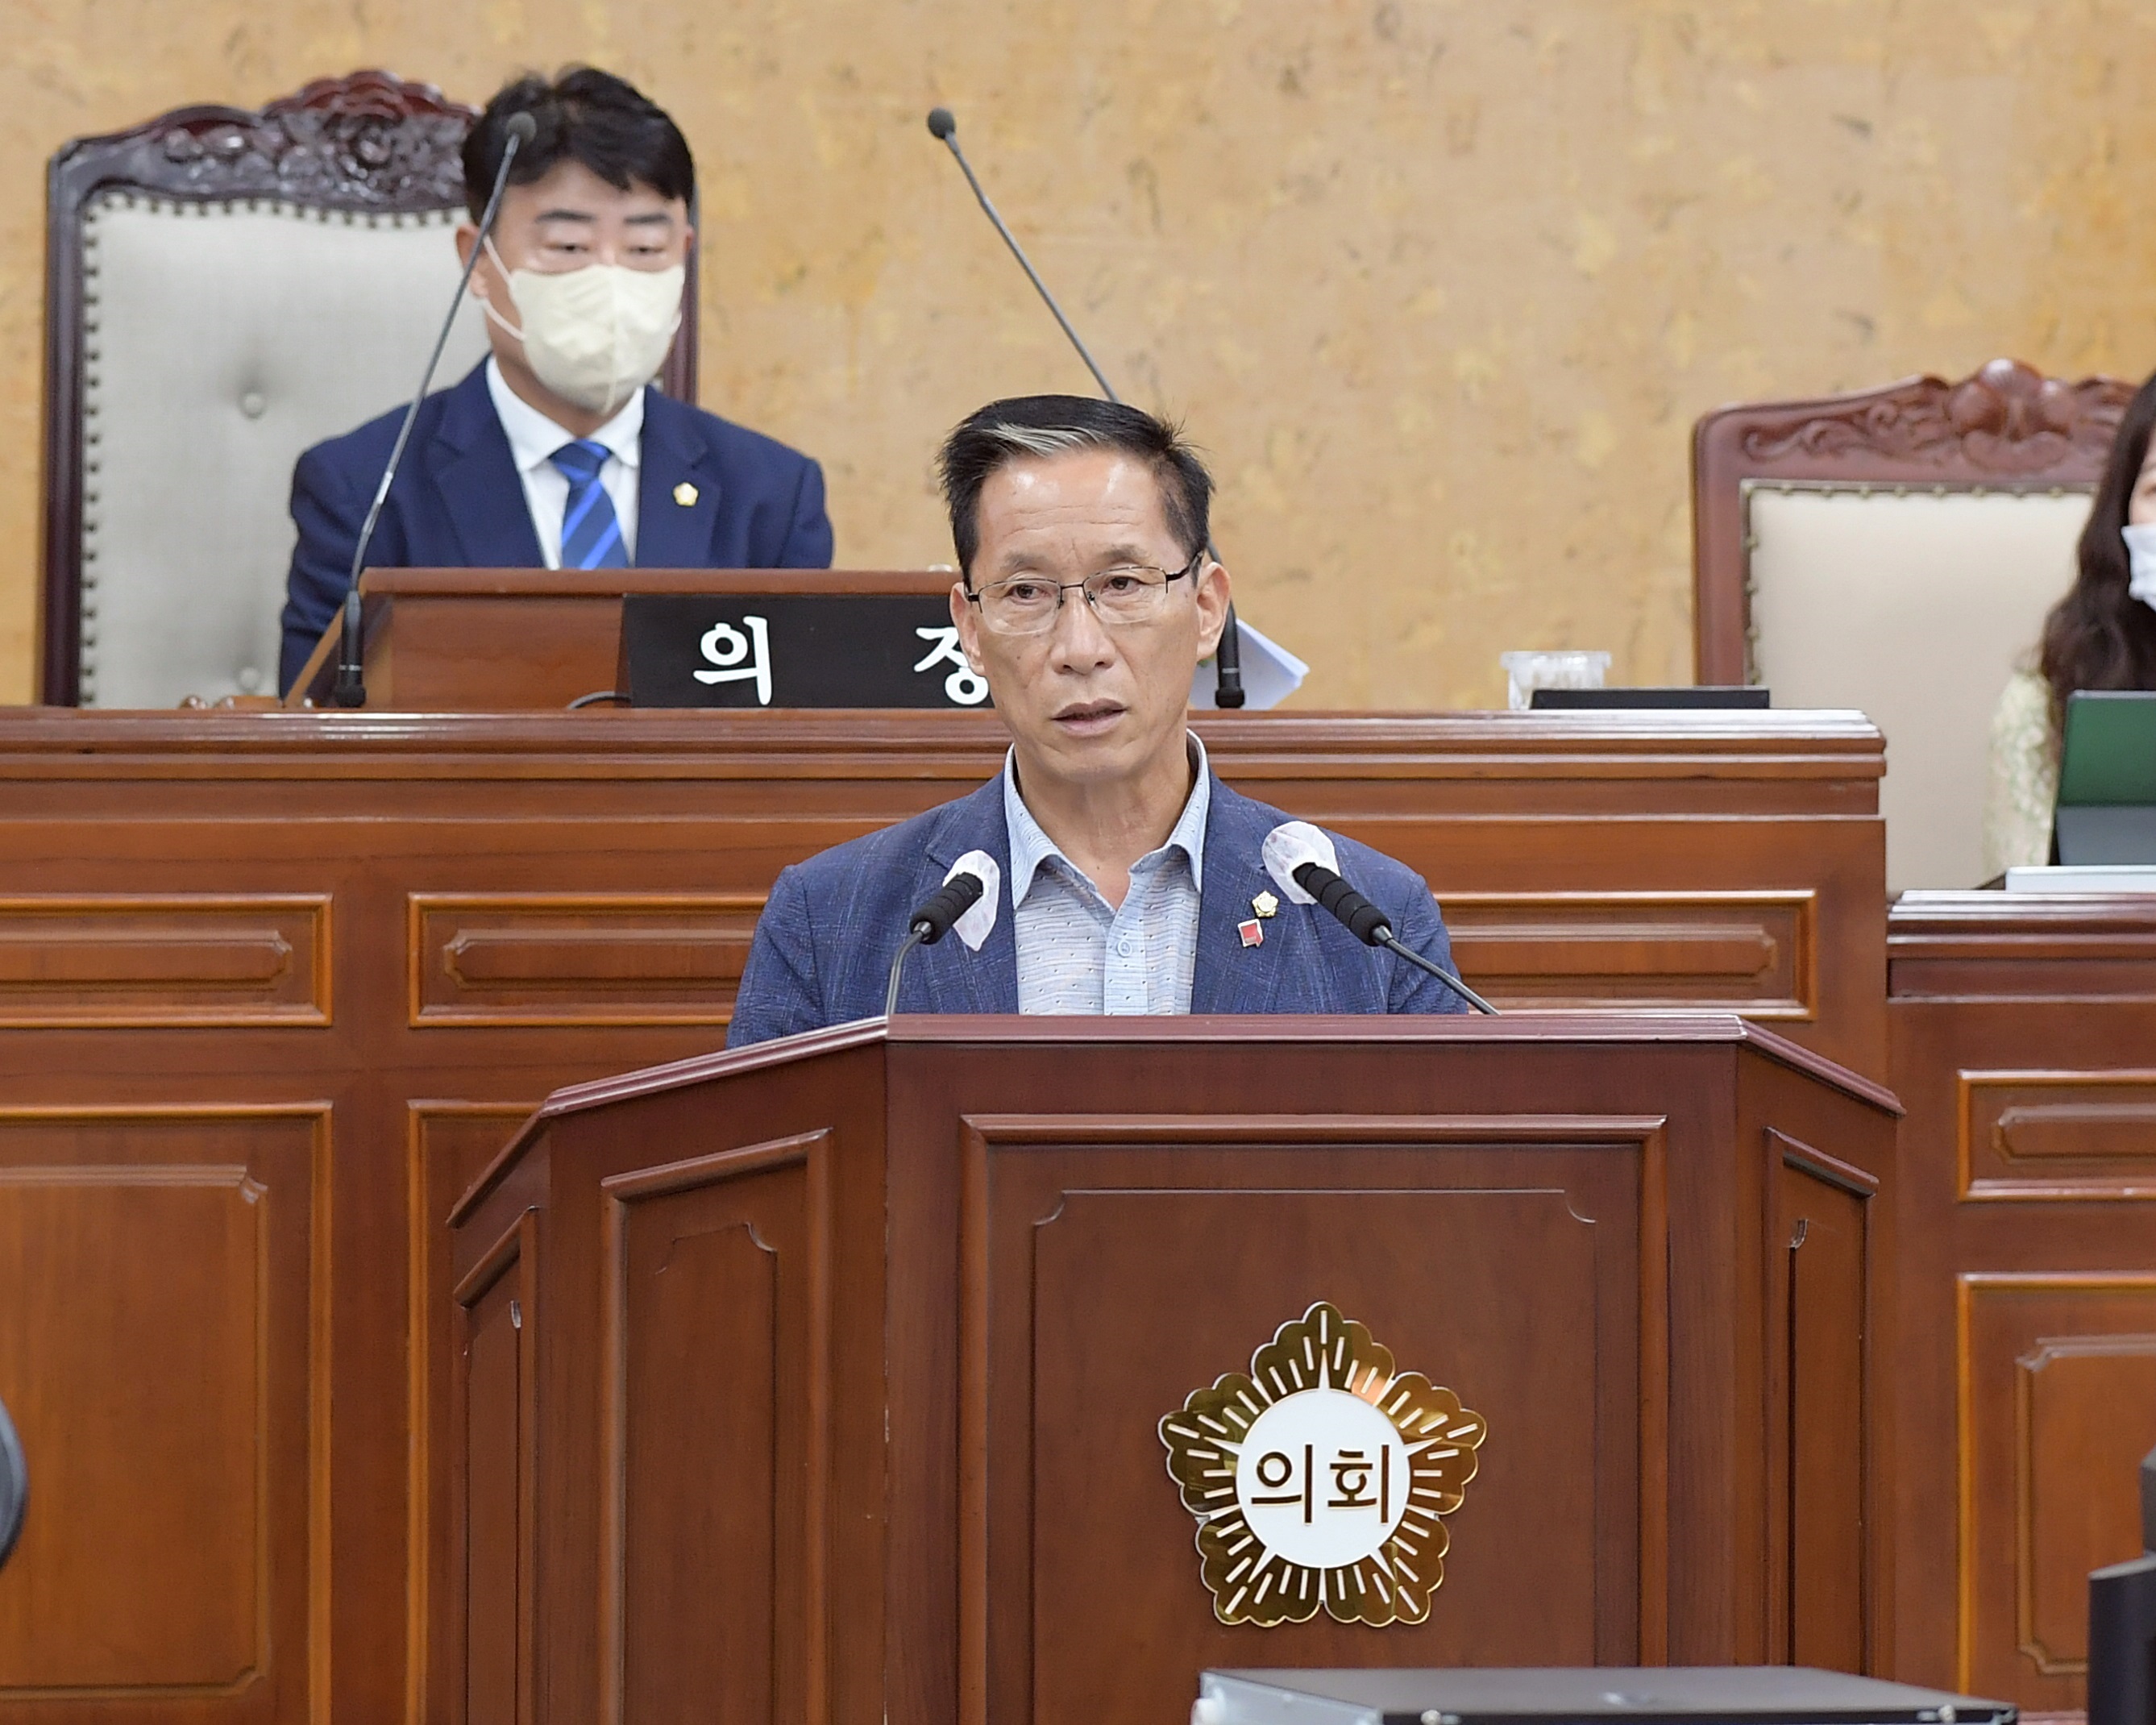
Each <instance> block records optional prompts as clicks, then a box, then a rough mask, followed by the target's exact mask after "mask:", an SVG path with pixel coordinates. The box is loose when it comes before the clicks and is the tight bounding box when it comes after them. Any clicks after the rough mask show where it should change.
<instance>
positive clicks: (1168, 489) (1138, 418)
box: [937, 395, 1213, 585]
mask: <svg viewBox="0 0 2156 1725" xmlns="http://www.w3.org/2000/svg"><path fill="white" fill-rule="evenodd" d="M1074 449H1119V450H1121V451H1122V452H1123V453H1124V454H1128V455H1131V456H1133V457H1135V458H1137V459H1139V460H1141V461H1143V462H1144V463H1145V464H1146V465H1147V466H1148V467H1150V468H1151V469H1152V475H1153V478H1154V480H1156V481H1157V482H1158V485H1159V486H1160V504H1161V510H1162V512H1163V514H1164V515H1165V516H1167V517H1168V531H1169V532H1171V533H1173V535H1174V536H1175V539H1176V542H1177V544H1178V545H1179V546H1181V547H1182V548H1183V555H1184V557H1196V556H1197V555H1198V553H1199V552H1201V551H1203V550H1204V548H1205V546H1206V543H1207V542H1208V541H1209V538H1210V537H1211V516H1212V508H1213V476H1212V475H1210V474H1209V473H1208V472H1206V470H1205V464H1204V462H1203V461H1201V460H1199V458H1198V452H1197V451H1196V450H1195V449H1193V448H1192V447H1191V446H1190V445H1189V444H1188V443H1186V442H1185V441H1184V440H1183V434H1182V433H1181V432H1180V431H1178V429H1176V428H1175V427H1174V426H1173V425H1170V424H1168V423H1167V422H1166V421H1165V420H1162V419H1158V418H1154V417H1153V416H1152V414H1151V413H1146V412H1143V411H1142V409H1140V408H1132V407H1127V406H1125V405H1123V404H1122V403H1120V402H1111V401H1101V400H1100V399H1099V398H1097V397H1094V396H1088V395H1021V396H1014V397H1012V398H1010V399H1009V400H1007V401H996V402H990V403H988V406H986V407H984V408H981V409H980V410H979V411H978V412H977V413H969V414H968V415H967V416H966V418H964V419H963V420H962V421H961V422H960V423H959V424H958V427H957V429H956V430H955V431H953V432H952V434H951V435H950V436H949V437H947V438H946V439H944V440H943V449H942V455H941V457H940V458H939V459H938V462H937V466H938V468H939V470H940V471H941V473H942V479H943V498H944V501H945V502H946V503H947V505H948V506H950V511H951V543H952V548H953V549H954V550H955V551H956V552H957V554H958V568H959V570H960V572H962V574H963V575H964V576H965V577H966V579H967V583H968V585H971V584H972V581H973V556H974V553H975V552H978V550H979V549H980V543H981V527H980V506H981V488H982V487H983V485H986V484H987V483H988V477H989V475H991V474H993V473H994V472H995V471H996V470H998V468H1002V467H1006V466H1008V465H1010V463H1012V462H1014V461H1022V460H1026V459H1034V460H1039V459H1047V458H1049V457H1051V456H1055V455H1065V454H1070V452H1071V451H1072V450H1074Z"/></svg>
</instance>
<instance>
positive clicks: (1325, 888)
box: [1294, 862, 1497, 1018]
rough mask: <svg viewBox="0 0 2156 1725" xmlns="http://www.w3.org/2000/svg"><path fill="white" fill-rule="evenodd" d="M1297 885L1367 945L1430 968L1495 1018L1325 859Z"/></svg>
mask: <svg viewBox="0 0 2156 1725" xmlns="http://www.w3.org/2000/svg"><path fill="white" fill-rule="evenodd" d="M1294 878H1295V884H1296V886H1300V887H1301V889H1302V890H1303V891H1305V892H1306V893H1308V894H1309V895H1310V896H1312V898H1314V899H1316V900H1317V902H1318V903H1319V904H1320V905H1322V906H1323V907H1324V908H1325V909H1326V910H1327V911H1331V912H1332V914H1333V915H1334V916H1337V917H1338V918H1339V919H1340V921H1341V922H1342V924H1344V925H1345V926H1346V927H1347V932H1348V933H1350V934H1352V935H1353V936H1354V937H1355V938H1356V939H1357V940H1358V941H1360V942H1363V945H1364V946H1366V947H1383V948H1384V949H1385V950H1386V951H1387V952H1393V953H1396V954H1398V955H1399V957H1403V958H1404V959H1406V960H1407V961H1408V963H1410V964H1413V965H1414V966H1416V967H1418V968H1420V969H1423V970H1426V971H1428V972H1429V973H1430V974H1431V975H1432V976H1434V977H1435V978H1437V979H1438V980H1439V981H1440V982H1441V983H1444V984H1445V986H1446V987H1447V988H1450V989H1451V990H1452V992H1453V993H1455V994H1457V995H1458V996H1459V997H1460V999H1462V1000H1465V1001H1466V1003H1467V1004H1469V1005H1470V1006H1471V1007H1473V1008H1474V1009H1476V1011H1478V1012H1486V1013H1488V1014H1490V1015H1491V1017H1492V1018H1495V1017H1496V1016H1497V1009H1496V1007H1494V1006H1492V1005H1491V1004H1490V1003H1489V1002H1488V1001H1486V1000H1485V999H1483V998H1482V997H1481V995H1480V994H1478V993H1476V992H1475V991H1474V990H1473V989H1472V988H1469V987H1468V986H1467V984H1466V983H1463V982H1462V981H1460V978H1458V977H1456V976H1455V975H1454V974H1453V973H1451V972H1450V971H1449V970H1447V969H1446V968H1445V967H1444V966H1443V965H1442V964H1440V963H1438V962H1437V961H1436V960H1435V959H1434V958H1425V957H1423V955H1422V954H1421V953H1419V952H1417V951H1415V949H1414V947H1410V946H1409V945H1408V944H1406V942H1404V941H1402V940H1401V939H1400V938H1399V937H1398V936H1397V935H1395V934H1394V932H1393V919H1392V918H1391V917H1389V916H1387V915H1386V914H1385V913H1384V912H1383V911H1381V910H1379V909H1378V907H1377V906H1375V905H1373V904H1372V903H1371V902H1370V901H1369V900H1368V899H1367V898H1365V897H1363V895H1362V894H1361V893H1359V892H1358V891H1356V890H1355V889H1354V888H1353V887H1352V886H1349V885H1348V884H1347V882H1346V881H1345V880H1342V879H1341V878H1340V876H1339V875H1337V874H1336V873H1334V872H1333V870H1331V869H1328V868H1327V867H1326V866H1325V865H1324V864H1323V863H1321V862H1306V863H1304V864H1302V865H1300V866H1299V867H1297V868H1296V870H1295V871H1294Z"/></svg>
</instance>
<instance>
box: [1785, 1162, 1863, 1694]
mask: <svg viewBox="0 0 2156 1725" xmlns="http://www.w3.org/2000/svg"><path fill="white" fill-rule="evenodd" d="M1767 1152H1768V1161H1769V1167H1768V1181H1769V1183H1770V1187H1771V1189H1772V1200H1771V1204H1770V1209H1769V1214H1770V1216H1771V1217H1772V1223H1771V1226H1770V1231H1769V1235H1768V1266H1769V1275H1770V1277H1771V1281H1770V1286H1769V1290H1768V1301H1767V1310H1768V1314H1769V1322H1770V1324H1772V1325H1773V1326H1774V1327H1775V1328H1777V1329H1779V1332H1780V1333H1779V1335H1775V1334H1771V1333H1770V1335H1769V1337H1768V1353H1767V1358H1768V1372H1769V1384H1770V1394H1771V1399H1770V1404H1769V1405H1770V1409H1771V1410H1772V1411H1771V1412H1770V1425H1771V1426H1773V1427H1776V1428H1779V1430H1780V1431H1781V1432H1782V1433H1783V1434H1784V1435H1783V1439H1782V1441H1783V1445H1784V1449H1783V1454H1784V1456H1785V1457H1786V1471H1787V1477H1786V1479H1785V1481H1783V1482H1782V1484H1781V1485H1780V1486H1779V1488H1778V1489H1777V1491H1775V1492H1774V1494H1773V1496H1774V1500H1776V1501H1779V1502H1780V1503H1781V1505H1782V1507H1783V1511H1784V1517H1785V1525H1784V1528H1783V1529H1782V1530H1781V1538H1780V1539H1779V1542H1777V1543H1778V1544H1779V1552H1778V1553H1777V1555H1776V1558H1775V1561H1774V1563H1772V1564H1771V1565H1770V1568H1769V1571H1768V1579H1769V1586H1770V1592H1775V1591H1779V1593H1780V1595H1781V1601H1780V1604H1781V1609H1780V1610H1779V1612H1777V1613H1776V1614H1775V1615H1776V1616H1777V1617H1779V1622H1773V1623H1772V1624H1771V1627H1772V1629H1773V1630H1774V1632H1775V1636H1776V1641H1777V1644H1778V1645H1777V1646H1776V1651H1777V1653H1778V1655H1779V1657H1780V1658H1781V1659H1783V1660H1786V1661H1789V1663H1791V1664H1794V1665H1806V1666H1825V1667H1826V1668H1828V1669H1830V1670H1834V1671H1852V1672H1860V1673H1861V1672H1864V1671H1871V1670H1873V1669H1875V1668H1876V1667H1875V1655H1874V1653H1873V1650H1872V1646H1871V1626H1872V1617H1873V1612H1874V1609H1875V1608H1876V1603H1877V1602H1876V1600H1874V1599H1871V1598H1869V1597H1867V1595H1866V1593H1865V1592H1864V1591H1863V1590H1861V1589H1860V1590H1856V1591H1852V1590H1851V1589H1849V1588H1848V1587H1847V1585H1846V1584H1845V1578H1846V1577H1847V1576H1849V1575H1851V1574H1864V1573H1866V1572H1867V1571H1868V1570H1869V1568H1870V1567H1871V1566H1870V1565H1869V1564H1868V1563H1866V1561H1865V1554H1866V1550H1867V1548H1869V1546H1870V1545H1871V1542H1872V1538H1873V1532H1874V1529H1873V1516H1874V1513H1875V1506H1874V1505H1873V1503H1872V1502H1871V1494H1872V1492H1873V1491H1874V1490H1875V1481H1876V1467H1875V1465H1874V1458H1873V1457H1872V1456H1871V1454H1870V1453H1869V1444H1868V1440H1866V1439H1865V1438H1860V1439H1859V1440H1858V1441H1856V1443H1853V1444H1852V1443H1851V1441H1850V1440H1849V1438H1848V1436H1847V1435H1846V1434H1848V1433H1850V1432H1852V1431H1853V1432H1856V1433H1859V1434H1868V1433H1869V1432H1870V1431H1871V1428H1872V1425H1873V1418H1872V1408H1871V1362H1872V1350H1871V1307H1872V1299H1873V1292H1872V1287H1871V1265H1872V1263H1873V1261H1874V1260H1875V1256H1876V1254H1875V1251H1874V1248H1873V1243H1872V1240H1871V1204H1872V1201H1873V1200H1874V1199H1875V1198H1876V1195H1877V1194H1878V1191H1879V1187H1880V1181H1879V1178H1878V1177H1877V1176H1876V1175H1875V1174H1872V1173H1867V1172H1866V1170H1864V1169H1862V1168H1856V1167H1853V1166H1852V1165H1851V1164H1850V1163H1845V1162H1842V1161H1840V1159H1839V1158H1835V1157H1833V1156H1830V1155H1828V1154H1826V1153H1824V1152H1822V1151H1820V1150H1818V1149H1815V1148H1814V1147H1812V1146H1810V1145H1809V1144H1805V1143H1803V1142H1799V1141H1798V1140H1797V1139H1794V1138H1792V1137H1789V1136H1788V1135H1786V1134H1784V1133H1782V1132H1774V1131H1769V1132H1768V1133H1767ZM1778 1248H1779V1249H1778Z"/></svg>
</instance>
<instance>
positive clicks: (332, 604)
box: [278, 67, 831, 689]
mask: <svg viewBox="0 0 2156 1725" xmlns="http://www.w3.org/2000/svg"><path fill="white" fill-rule="evenodd" d="M520 113H521V114H529V115H530V116H531V118H532V121H533V122H534V124H535V127H536V129H535V131H534V132H533V134H532V137H531V141H530V142H529V143H527V144H526V145H525V146H523V148H522V149H521V150H520V151H518V152H517V156H516V162H514V163H513V164H512V166H511V169H510V179H509V185H508V187H507V188H506V190H505V192H504V193H503V194H502V200H501V209H500V213H499V214H498V215H497V217H496V218H495V229H494V233H493V235H492V236H491V238H490V240H489V242H488V244H487V249H486V254H485V256H484V257H482V258H481V259H480V263H479V265H478V267H477V269H476V270H475V272H474V274H473V276H472V292H473V294H474V295H475V296H476V297H478V298H479V299H480V301H481V302H482V304H483V305H485V310H486V317H487V334H488V336H489V339H490V343H491V345H492V347H493V350H494V351H493V353H492V356H491V357H490V358H488V359H487V360H486V361H485V362H484V363H482V364H481V365H480V367H478V369H477V370H475V371H474V372H472V373H471V374H470V376H469V377H466V378H465V380H464V381H463V382H460V383H459V384H457V385H456V386H455V387H454V388H450V389H446V390H443V391H440V392H439V393H435V394H434V395H430V396H429V397H428V398H427V399H426V401H425V402H424V403H423V404H422V406H421V407H420V409H419V413H418V418H416V419H415V420H414V421H413V426H412V440H411V443H410V445H409V446H408V448H407V449H406V450H405V454H404V459H403V465H401V466H400V467H399V468H398V474H397V479H396V482H395V484H394V485H392V486H391V488H390V492H389V496H388V501H387V502H386V504H385V505H384V506H383V508H382V517H381V519H380V520H379V521H377V523H376V524H375V529H374V533H373V536H372V538H371V539H370V540H369V541H368V543H367V558H366V562H367V566H368V567H415V566H420V567H475V568H490V567H500V568H539V567H545V568H549V569H554V568H562V567H570V568H619V567H629V566H630V565H632V564H634V565H640V566H642V567H646V568H719V569H762V568H773V569H819V568H826V567H829V564H830V562H831V524H830V522H829V520H828V519H827V518H826V517H825V516H824V475H823V472H822V470H821V469H819V467H818V466H817V465H816V464H815V463H814V461H812V460H810V459H808V457H807V456H805V455H803V454H799V453H798V452H797V451H795V450H793V449H788V448H787V447H786V446H785V445H784V444H780V443H777V442H774V441H773V439H770V438H767V437H762V436H760V435H758V434H757V433H755V432H753V431H750V430H747V429H745V428H744V427H742V426H739V425H735V424H730V423H729V422H727V421H726V420H724V419H721V418H718V417H717V416H716V414H711V413H704V412H702V411H701V409H699V408H696V407H693V406H691V405H690V404H689V403H685V402H678V401H675V400H673V399H671V398H669V397H667V396H665V395H663V394H661V393H660V392H659V391H658V390H656V389H654V388H649V384H650V382H651V380H652V378H653V377H655V376H657V375H658V372H659V368H660V366H661V365H662V364H663V363H664V362H665V357H666V352H667V349H668V347H669V346H670V343H671V341H672V339H673V335H674V331H675V328H676V327H677V326H679V324H680V305H681V293H682V286H683V280H684V277H685V268H686V265H687V262H688V257H689V249H690V246H691V245H692V244H695V241H696V234H695V231H694V229H692V228H690V224H689V206H690V202H691V200H692V198H693V197H694V194H695V191H696V168H695V165H694V163H693V162H691V160H690V155H689V146H688V142H687V141H686V140H685V139H684V138H683V137H682V136H681V133H680V129H679V128H678V127H676V126H675V124H674V122H673V121H671V120H670V119H669V118H668V117H667V116H666V115H665V112H664V111H663V110H660V108H659V107H657V106H656V105H654V104H653V103H652V102H650V101H649V100H646V99H645V98H644V96H642V95H639V93H638V92H637V91H636V90H634V89H633V88H631V87H630V86H629V85H628V84H625V83H624V82H623V81H622V80H620V79H619V78H616V77H613V75H612V74H608V73H605V72H600V71H595V70H593V69H590V68H588V67H581V68H576V69H572V70H570V71H567V72H565V73H564V74H562V75H561V76H560V77H559V78H557V79H556V80H553V81H552V83H549V82H548V81H547V80H544V79H541V78H537V77H529V78H525V79H522V80H519V81H518V82H516V83H515V84H512V85H509V86H508V87H507V88H506V89H505V90H502V91H501V92H500V94H499V95H496V96H495V99H494V100H492V101H491V102H490V103H489V104H488V105H487V109H486V111H485V114H483V115H482V116H480V120H479V121H478V123H477V124H476V125H475V126H473V128H472V130H471V132H470V135H469V136H467V137H466V139H465V151H464V167H465V197H466V199H467V201H468V202H469V203H470V208H471V212H472V217H473V221H474V223H476V222H477V220H478V218H479V216H480V212H481V211H482V210H483V209H484V208H485V203H486V198H487V194H488V193H489V192H490V190H491V189H492V187H493V185H494V179H495V174H496V173H497V172H499V171H500V166H501V158H502V155H503V153H504V150H505V147H506V126H507V124H508V121H509V118H510V116H511V115H514V114H520ZM477 243H478V228H477V227H476V226H475V225H474V226H468V227H465V228H461V229H459V233H458V235H457V244H458V249H459V253H460V254H462V255H463V256H464V257H465V258H467V259H468V258H469V257H470V254H471V249H472V247H473V246H474V245H475V244H477ZM402 418H403V409H402V408H398V409H397V410H396V411H394V412H393V413H385V414H384V415H382V418H379V419H376V420H373V421H371V422H370V423H369V424H365V425H362V426H361V427H360V428H359V429H358V430H357V431H354V432H351V433H349V434H346V435H345V436H343V437H340V438H333V439H331V440H330V441H329V442H327V443H325V444H316V446H315V447H314V448H313V449H310V450H308V451H307V452H306V454H304V455H302V456H301V457H300V461H299V465H298V466H297V467H296V468H295V470H294V472H293V475H292V519H293V521H294V522H295V524H296V525H297V526H298V527H299V530H300V538H299V544H298V547H297V548H296V549H295V551H294V552H293V554H292V572H291V575H290V579H289V581H288V582H287V583H286V598H285V613H284V628H285V641H284V652H283V658H282V666H281V670H280V677H279V684H278V686H279V687H280V689H290V686H291V685H292V683H293V682H294V681H295V680H296V679H297V677H298V675H299V674H300V669H301V668H302V667H303V666H304V665H305V663H306V661H307V658H308V655H310V654H311V653H312V652H313V651H314V649H315V645H316V643H317V642H318V641H319V640H320V639H321V636H322V632H323V631H324V630H325V629H327V628H328V627H329V624H330V622H331V619H333V618H334V617H335V616H336V614H337V609H338V608H339V607H340V606H341V604H342V603H344V598H345V593H346V590H347V588H349V587H350V585H351V573H352V553H353V551H354V550H355V549H356V548H357V544H358V540H359V532H360V528H361V526H362V523H363V521H365V518H366V516H367V506H368V505H369V504H370V503H371V502H372V501H373V498H374V490H375V487H376V486H377V485H379V484H380V483H381V480H382V468H383V466H384V465H386V464H387V463H388V459H389V452H390V449H391V448H392V446H393V444H395V442H396V439H397V429H398V424H399V423H400V422H401V420H402Z"/></svg>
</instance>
